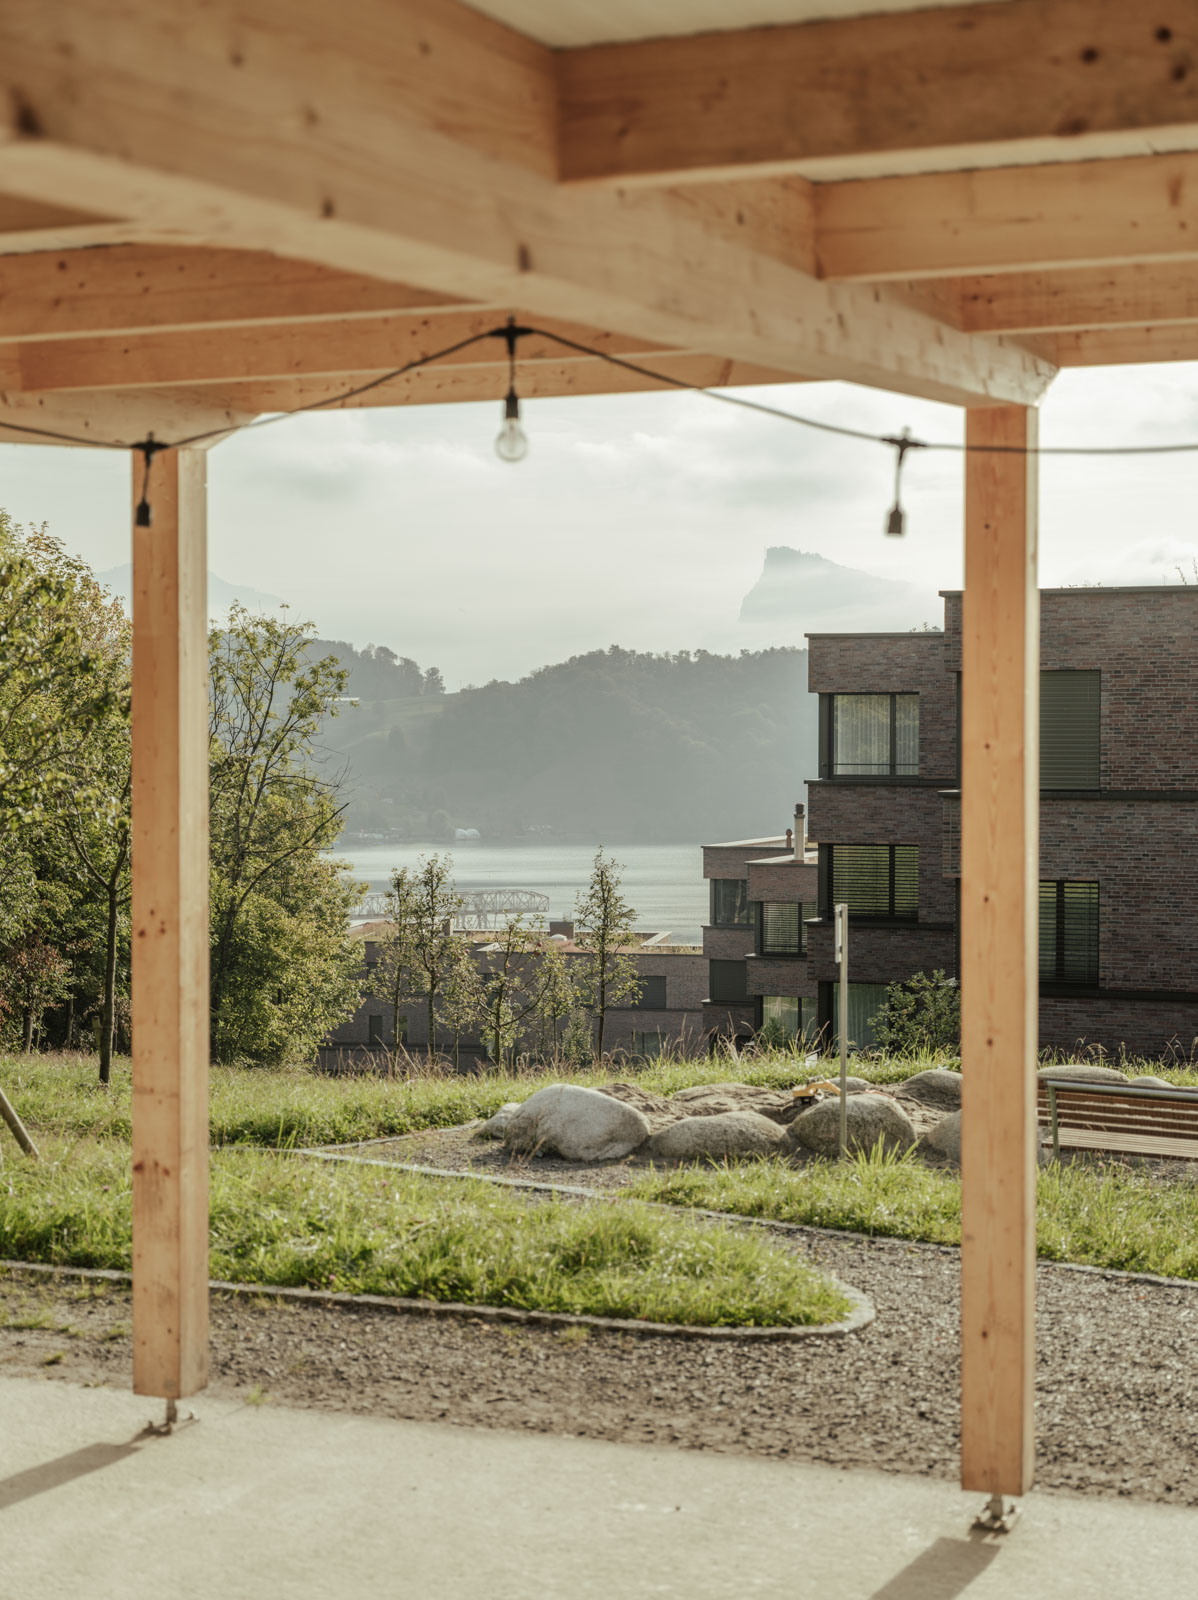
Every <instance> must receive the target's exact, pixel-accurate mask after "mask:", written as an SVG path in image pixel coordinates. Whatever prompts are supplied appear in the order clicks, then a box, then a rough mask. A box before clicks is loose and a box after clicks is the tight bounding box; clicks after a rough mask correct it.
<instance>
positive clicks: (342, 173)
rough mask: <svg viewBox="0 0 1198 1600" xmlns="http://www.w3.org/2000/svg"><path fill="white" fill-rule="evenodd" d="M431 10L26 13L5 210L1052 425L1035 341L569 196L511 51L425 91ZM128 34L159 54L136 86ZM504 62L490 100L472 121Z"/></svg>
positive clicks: (141, 54) (779, 251)
mask: <svg viewBox="0 0 1198 1600" xmlns="http://www.w3.org/2000/svg"><path fill="white" fill-rule="evenodd" d="M426 10H427V7H424V6H420V5H416V4H415V0H411V3H409V0H394V3H390V0H388V4H386V5H385V6H384V5H383V4H382V0H347V3H346V4H344V5H342V6H339V7H337V8H336V9H335V10H330V9H329V8H328V7H326V6H323V5H322V4H319V3H318V0H303V4H301V5H298V6H293V7H290V8H287V11H286V17H287V26H286V27H285V28H283V27H281V26H280V22H279V18H280V14H281V13H280V8H279V7H278V6H277V5H276V4H274V3H272V0H242V3H241V4H239V5H238V6H237V8H236V13H235V14H234V12H233V8H231V7H227V6H224V5H218V6H209V5H206V4H202V3H201V0H179V3H178V4H176V5H174V6H172V7H170V8H169V9H168V10H164V9H163V8H162V7H161V6H159V5H157V4H155V3H154V0H57V3H56V4H55V6H53V7H50V8H45V7H42V8H28V9H26V10H23V11H22V13H21V25H20V26H16V25H14V24H13V23H12V22H11V21H7V22H6V14H5V12H4V11H3V9H2V8H0V88H3V87H5V86H7V87H8V88H9V89H10V91H11V93H12V94H19V95H20V96H21V98H22V103H24V104H26V105H28V106H29V108H30V110H31V114H32V115H33V116H34V117H35V118H36V122H37V126H38V130H39V131H38V136H37V137H36V138H32V137H22V136H18V137H15V138H13V139H11V140H10V141H9V142H8V143H7V144H6V143H5V142H4V141H3V139H2V138H0V187H3V188H5V189H6V190H7V191H8V192H9V193H14V194H18V193H19V194H27V195H33V196H36V197H39V198H44V199H47V200H52V201H53V202H54V203H55V204H60V205H67V206H69V205H80V204H81V203H83V202H84V201H85V200H86V203H87V204H90V205H92V206H103V208H104V209H105V210H106V211H108V212H111V213H112V214H113V215H118V216H122V217H127V218H129V219H131V220H132V221H134V222H138V223H142V224H144V225H147V226H154V227H156V228H167V227H172V228H178V229H181V230H183V231H184V232H185V233H186V234H187V235H189V236H190V237H192V238H194V239H195V240H196V241H197V242H209V243H215V242H219V243H220V244H221V245H222V246H225V247H233V246H236V247H238V248H243V249H254V250H268V251H273V252H275V253H277V254H280V255H284V256H289V257H293V258H296V259H300V260H305V261H311V262H315V263H320V264H323V265H326V266H329V267H333V268H336V269H339V270H342V271H349V272H354V273H360V274H364V275H366V276H370V277H376V278H384V279H391V280H394V281H397V282H401V283H414V284H421V285H425V286H427V287H428V288H429V289H431V290H433V291H434V292H437V293H440V294H445V295H450V296H457V297H461V298H463V299H466V300H472V301H480V302H482V303H484V304H487V305H495V304H504V303H508V304H513V305H518V306H521V307H523V308H525V309H526V310H527V312H528V313H529V314H530V315H536V316H537V317H538V318H541V317H558V318H562V319H563V320H567V321H572V322H578V323H585V324H588V325H591V326H599V327H604V328H615V329H620V330H621V331H622V332H624V333H626V334H629V335H633V336H635V337H637V338H638V339H647V340H650V341H652V342H654V343H659V344H663V345H669V346H672V347H674V348H677V349H683V350H686V349H692V350H693V349H701V350H703V351H705V352H706V353H708V354H711V355H717V356H722V357H725V358H729V359H733V360H738V361H748V362H752V363H754V364H757V365H762V366H769V367H772V368H775V369H777V370H780V371H792V372H795V373H798V374H800V375H802V376H806V377H826V378H839V379H845V380H849V381H855V382H861V383H867V384H872V385H875V386H877V387H882V388H893V389H897V390H901V391H902V392H907V393H914V394H920V395H923V396H925V397H928V398H934V399H940V400H946V401H950V402H953V401H957V402H961V401H964V402H967V403H968V402H974V403H976V402H979V401H986V400H989V401H992V402H994V403H999V402H1013V403H1033V402H1034V401H1036V400H1037V399H1038V398H1039V397H1040V395H1041V394H1042V393H1043V392H1044V389H1045V388H1046V386H1047V384H1048V383H1049V382H1050V381H1051V378H1052V370H1051V368H1050V366H1049V365H1048V364H1047V363H1045V362H1044V361H1043V360H1042V358H1040V357H1038V356H1036V355H1034V354H1033V353H1030V352H1028V351H1025V350H1022V349H1020V348H1018V347H1017V346H1016V345H1013V344H1011V343H1009V342H1004V341H1000V340H991V339H981V338H976V337H974V336H972V335H967V334H962V333H961V332H959V331H958V330H956V329H954V328H951V327H946V326H945V325H944V324H943V323H942V322H939V321H938V320H937V319H936V318H934V317H932V316H928V315H927V314H925V313H922V312H920V311H916V310H913V309H911V308H910V307H908V306H907V305H905V304H903V303H902V302H901V300H900V299H898V298H893V299H892V298H891V297H889V296H888V295H886V294H885V293H879V292H878V291H877V290H876V289H874V288H872V287H870V288H868V289H866V290H860V289H858V288H857V287H856V286H847V285H837V286H830V285H826V284H821V283H819V282H817V281H816V280H815V279H814V278H813V277H812V276H811V274H810V273H809V272H807V271H804V270H803V265H802V264H800V263H799V262H797V261H795V260H794V259H786V258H791V257H793V256H794V255H796V254H800V253H801V252H800V251H799V249H798V246H797V245H795V244H793V243H788V242H787V241H788V239H789V237H790V232H793V228H792V229H791V230H790V231H789V232H788V228H787V226H784V225H783V224H784V222H787V221H789V219H788V218H787V217H783V218H781V219H780V218H779V217H778V216H777V215H776V214H774V213H773V212H772V211H770V214H769V215H767V216H766V219H765V221H764V222H763V223H762V224H761V226H760V227H758V226H756V225H755V224H754V223H753V222H752V221H751V220H746V222H745V224H744V225H743V226H740V225H737V224H736V222H735V217H736V208H734V209H733V210H732V211H731V213H730V215H729V213H727V212H723V211H722V208H720V207H718V206H717V207H714V208H709V214H708V215H704V214H703V210H702V207H696V206H695V205H693V204H689V203H686V202H685V201H683V200H680V199H679V198H677V197H675V196H673V195H671V194H669V193H661V192H630V191H626V190H618V191H617V190H609V189H604V188H597V187H581V186H573V187H570V186H563V185H561V184H559V183H557V182H556V180H555V174H554V173H553V172H549V171H546V170H545V169H544V165H543V162H542V159H541V154H542V152H541V151H540V150H539V149H537V148H531V147H532V146H536V145H537V141H538V138H539V137H540V136H539V135H536V134H535V133H533V132H530V131H529V129H528V127H527V126H526V124H525V122H521V121H519V120H517V121H516V122H513V123H511V124H509V123H507V122H506V121H505V120H504V118H503V117H501V116H500V113H499V112H498V111H495V110H494V107H495V106H496V103H497V102H499V103H501V104H502V105H506V106H514V105H515V104H516V103H517V102H518V101H519V99H520V96H521V95H523V94H525V93H526V92H527V90H528V80H527V72H526V70H525V67H526V63H523V64H522V62H521V60H519V59H516V56H515V55H513V54H512V51H510V50H508V48H507V44H504V45H503V48H500V43H501V42H502V41H500V42H499V43H497V42H495V40H494V36H492V35H490V34H488V35H487V37H488V38H489V39H491V40H492V43H491V44H490V45H488V46H487V49H486V50H485V51H484V52H483V56H482V57H480V56H478V55H477V54H476V53H475V52H474V50H473V46H472V47H471V48H470V49H466V48H465V47H463V49H462V50H461V51H459V50H458V49H457V47H456V45H455V44H452V43H447V45H446V48H444V49H437V48H434V49H433V50H432V51H431V52H430V53H429V54H428V55H427V57H425V58H424V65H423V68H422V74H423V76H422V79H421V81H420V83H419V85H418V92H417V90H413V92H412V93H411V94H409V93H408V92H407V90H408V80H407V78H406V76H405V71H406V67H405V63H407V62H408V59H409V57H408V54H407V50H408V45H407V43H402V42H397V40H396V35H397V33H400V32H402V31H403V29H404V28H405V27H408V28H409V29H410V30H412V32H413V33H414V34H415V35H418V34H419V31H420V28H421V27H423V20H424V14H425V11H426ZM384 13H385V16H384ZM470 15H472V14H470ZM384 22H385V26H383V23H384ZM374 23H378V24H379V26H378V27H377V28H376V27H375V26H374V25H373V24H374ZM380 30H381V31H380ZM114 36H119V37H121V38H122V39H126V38H128V39H135V40H136V49H130V50H128V51H126V52H123V53H122V54H121V56H120V70H119V72H118V71H116V70H115V69H114V67H113V59H114V57H113V45H112V40H113V37H114ZM479 38H480V39H481V38H482V35H481V34H480V35H479ZM247 41H248V42H247ZM181 42H184V43H186V45H187V48H186V49H184V48H181ZM409 42H410V41H409ZM508 43H510V41H508ZM393 50H394V51H395V52H397V53H398V58H399V59H398V61H397V63H396V65H395V66H394V68H393V67H392V63H391V59H390V55H391V52H392V51H393ZM512 50H514V46H513V47H512ZM64 52H66V54H65V55H64ZM516 54H517V55H518V52H517V53H516ZM68 58H69V62H70V65H69V67H64V60H66V59H68ZM484 59H485V71H486V74H487V77H488V87H487V91H486V93H485V94H484V95H481V96H474V97H473V98H472V96H473V86H474V83H475V77H476V67H477V68H478V70H482V67H481V66H479V63H480V61H482V60H484ZM312 112H315V115H310V113H312ZM491 115H494V117H495V118H497V119H498V123H499V124H500V125H499V126H497V129H496V130H493V132H494V136H493V137H492V136H491V135H490V134H489V133H488V128H487V118H488V117H489V116H491ZM534 120H535V119H534ZM517 128H523V130H524V139H525V140H526V141H527V142H528V144H529V145H530V149H529V150H528V151H525V152H523V153H521V152H520V151H518V150H516V149H515V148H514V145H520V144H521V140H520V138H518V137H514V135H513V130H514V129H517ZM542 142H543V141H542ZM550 155H551V156H552V151H551V152H550ZM791 198H792V200H793V204H794V207H795V215H796V218H797V219H798V221H797V222H796V223H795V224H794V226H795V227H797V228H799V229H800V230H806V227H807V224H806V211H805V209H804V203H803V202H801V201H800V200H799V198H798V196H797V195H795V196H792V197H791ZM744 203H745V205H746V206H750V208H752V207H753V206H759V207H762V208H766V209H767V210H768V209H769V208H772V207H775V206H776V205H777V203H778V202H777V199H776V197H770V198H768V200H767V198H766V197H758V198H757V199H756V200H754V199H752V198H751V197H748V198H745V202H744ZM739 209H740V210H742V212H743V207H741V208H739ZM744 214H745V215H746V217H748V216H749V213H744ZM809 255H810V252H809V251H808V252H807V254H806V257H805V258H804V259H805V260H808V259H809Z"/></svg>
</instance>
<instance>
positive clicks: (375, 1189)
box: [0, 1139, 848, 1327]
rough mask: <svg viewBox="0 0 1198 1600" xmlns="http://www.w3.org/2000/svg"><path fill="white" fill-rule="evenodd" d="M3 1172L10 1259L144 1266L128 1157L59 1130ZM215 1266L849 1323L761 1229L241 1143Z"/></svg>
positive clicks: (416, 1293)
mask: <svg viewBox="0 0 1198 1600" xmlns="http://www.w3.org/2000/svg"><path fill="white" fill-rule="evenodd" d="M44 1155H45V1157H46V1159H45V1160H43V1161H42V1162H41V1163H35V1162H29V1161H21V1162H13V1163H12V1164H11V1165H10V1166H9V1167H8V1168H7V1170H6V1174H5V1180H6V1181H5V1182H4V1183H3V1184H0V1255H3V1256H6V1257H8V1258H10V1259H18V1260H24V1261H41V1262H53V1263H58V1264H64V1265H72V1266H87V1267H112V1268H117V1269H119V1270H127V1269H128V1267H129V1264H130V1260H131V1255H132V1247H131V1240H130V1228H131V1216H132V1200H131V1192H130V1179H131V1175H130V1171H129V1161H128V1156H127V1154H126V1153H125V1152H123V1151H122V1150H121V1148H120V1147H119V1145H118V1144H116V1143H115V1142H113V1141H110V1142H107V1143H101V1142H98V1141H95V1140H80V1141H75V1142H70V1141H66V1140H62V1139H54V1140H52V1141H47V1147H46V1149H45V1151H44ZM210 1215H211V1224H210V1236H211V1249H212V1255H211V1268H210V1270H211V1274H212V1276H213V1277H215V1278H219V1279H225V1280H230V1281H233V1282H239V1283H250V1284H263V1285H276V1286H285V1287H290V1286H306V1287H309V1288H319V1289H333V1290H342V1291H348V1292H351V1293H356V1294H384V1295H399V1296H409V1297H415V1298H420V1299H430V1300H440V1301H459V1302H463V1303H465V1304H470V1305H484V1304H485V1305H500V1306H513V1307H518V1308H521V1309H532V1308H536V1309H540V1310H546V1311H568V1312H576V1313H584V1314H591V1315H599V1316H613V1317H629V1318H639V1319H642V1320H645V1321H651V1322H669V1323H691V1324H697V1325H701V1326H708V1327H778V1326H790V1325H797V1324H812V1323H819V1322H828V1321H835V1320H837V1319H839V1318H840V1317H842V1316H843V1315H844V1314H845V1313H846V1311H847V1309H848V1305H847V1302H846V1301H845V1299H844V1296H843V1295H842V1294H841V1292H840V1291H839V1290H838V1289H837V1288H836V1287H835V1286H834V1285H833V1284H831V1283H830V1282H829V1281H828V1280H827V1279H826V1278H825V1277H824V1276H823V1275H822V1274H820V1273H819V1272H818V1271H816V1270H815V1269H813V1268H811V1267H810V1266H808V1265H806V1264H805V1263H804V1262H802V1261H800V1260H798V1259H796V1257H795V1256H794V1254H793V1253H791V1252H790V1251H788V1250H786V1249H784V1248H779V1246H778V1245H777V1244H776V1243H775V1242H773V1241H771V1240H769V1239H767V1238H763V1237H760V1236H756V1235H752V1234H747V1233H744V1232H739V1231H736V1230H732V1229H726V1228H720V1227H710V1226H705V1225H703V1224H700V1223H697V1222H695V1221H692V1220H689V1219H687V1218H685V1217H677V1218H675V1217H671V1216H669V1215H667V1214H664V1213H663V1212H662V1211H660V1210H658V1209H655V1208H653V1207H649V1206H645V1205H641V1204H637V1203H635V1202H626V1203H622V1204H603V1205H587V1206H580V1205H576V1204H572V1203H570V1202H568V1201H554V1200H549V1201H546V1202H543V1203H541V1202H539V1203H537V1204H535V1205H530V1204H529V1203H528V1202H527V1201H526V1200H525V1199H523V1198H522V1197H520V1196H518V1195H514V1194H512V1193H511V1192H510V1191H505V1190H502V1189H497V1188H496V1187H494V1186H493V1185H488V1184H485V1183H482V1182H469V1181H465V1182H445V1181H442V1182H440V1183H439V1182H437V1181H436V1180H433V1179H428V1178H422V1177H419V1176H417V1175H415V1174H411V1173H403V1172H389V1173H388V1172H382V1171H380V1170H379V1169H378V1168H366V1167H359V1168H352V1167H344V1166H337V1167H335V1168H332V1167H328V1166H326V1165H323V1164H318V1163H315V1162H310V1161H305V1160H303V1159H291V1158H286V1157H284V1158H280V1157H279V1156H275V1155H269V1154H267V1153H265V1152H263V1151H256V1150H225V1151H218V1152H216V1153H215V1154H214V1156H213V1160H212V1199H211V1214H210Z"/></svg>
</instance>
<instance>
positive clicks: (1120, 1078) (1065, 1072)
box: [1040, 1062, 1128, 1083]
mask: <svg viewBox="0 0 1198 1600" xmlns="http://www.w3.org/2000/svg"><path fill="white" fill-rule="evenodd" d="M1046 1078H1073V1079H1074V1080H1075V1081H1076V1082H1077V1083H1126V1082H1127V1081H1128V1077H1127V1073H1126V1072H1117V1071H1116V1070H1115V1068H1114V1067H1099V1066H1090V1065H1089V1064H1088V1063H1085V1064H1083V1063H1080V1062H1069V1063H1068V1064H1067V1065H1066V1066H1063V1067H1043V1068H1042V1069H1041V1071H1040V1082H1041V1083H1043V1082H1044V1080H1045V1079H1046Z"/></svg>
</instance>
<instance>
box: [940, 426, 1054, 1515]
mask: <svg viewBox="0 0 1198 1600" xmlns="http://www.w3.org/2000/svg"><path fill="white" fill-rule="evenodd" d="M1036 437H1037V434H1036V416H1035V413H1034V412H1031V411H1026V410H1024V409H1023V408H1021V407H1016V406H1007V407H1001V408H996V409H986V410H978V411H971V412H969V413H968V416H967V421H966V441H967V443H968V444H969V445H971V446H977V447H984V446H997V447H1004V448H1006V449H1011V448H1015V449H1018V448H1020V447H1026V446H1029V445H1034V444H1035V442H1036ZM1036 460H1037V458H1036V457H1035V456H1027V455H1018V454H1011V455H1001V454H994V455H987V454H970V455H967V456H966V458H965V593H964V599H963V607H962V626H961V690H962V714H961V972H960V978H961V1087H962V1140H961V1179H962V1184H961V1211H962V1215H961V1483H962V1487H964V1488H966V1489H979V1490H982V1491H983V1492H984V1493H986V1494H990V1495H993V1494H1012V1495H1018V1494H1023V1493H1024V1492H1025V1491H1026V1490H1028V1489H1030V1488H1031V1485H1032V1479H1033V1468H1034V1432H1033V1418H1032V1395H1033V1384H1034V1379H1035V1317H1036V1292H1035V1289H1036V1143H1035V1137H1036V1136H1035V1124H1036V1065H1037V1045H1038V1039H1037V1027H1038V1023H1037V1005H1038V988H1039V977H1038V949H1037V916H1038V912H1039V903H1038V902H1039V889H1038V879H1039V804H1040V762H1039V700H1040V628H1039V616H1040V612H1039V591H1038V589H1037V577H1036V567H1037V529H1036Z"/></svg>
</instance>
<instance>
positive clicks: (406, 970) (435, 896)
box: [388, 854, 462, 1056]
mask: <svg viewBox="0 0 1198 1600" xmlns="http://www.w3.org/2000/svg"><path fill="white" fill-rule="evenodd" d="M452 872H453V857H452V856H440V855H437V854H433V855H431V856H428V857H427V858H425V857H423V856H422V857H421V858H420V859H419V860H418V862H417V864H416V867H415V868H414V869H413V868H408V867H400V868H398V869H397V870H396V871H395V872H393V873H392V874H391V888H390V890H389V891H388V909H389V912H390V916H391V923H392V934H391V938H390V940H389V943H388V965H389V968H390V970H391V971H392V973H393V979H392V981H393V983H394V985H395V988H394V994H395V995H396V996H398V995H399V994H400V992H401V985H403V984H405V983H408V982H410V985H411V988H410V992H411V993H413V994H422V995H423V996H424V1000H425V1005H426V1007H427V1012H428V1050H429V1055H430V1056H432V1055H435V1054H436V1048H437V1034H436V1026H437V996H438V993H439V992H440V989H441V985H442V984H443V983H444V982H445V979H446V978H447V976H448V974H449V972H450V970H451V969H452V967H453V965H454V961H455V958H456V954H457V950H458V947H459V946H460V944H461V943H462V941H461V940H460V939H459V938H458V936H457V935H456V934H455V933H454V931H453V921H454V918H455V917H456V915H457V913H458V911H459V910H460V909H461V904H462V902H461V899H460V897H459V896H458V894H457V891H456V890H455V889H454V886H453V878H452V876H451V874H452ZM404 974H407V975H408V977H406V978H405V977H404ZM396 1003H397V1005H398V1003H399V1002H398V999H397V1001H396Z"/></svg>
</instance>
